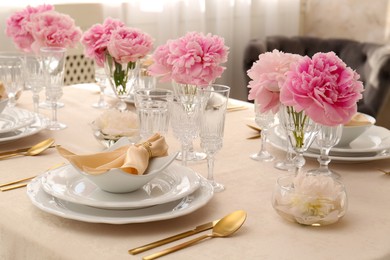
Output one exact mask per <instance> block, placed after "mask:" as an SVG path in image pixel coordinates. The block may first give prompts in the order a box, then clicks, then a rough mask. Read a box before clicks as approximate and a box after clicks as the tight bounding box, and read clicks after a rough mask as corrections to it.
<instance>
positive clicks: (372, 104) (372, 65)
mask: <svg viewBox="0 0 390 260" xmlns="http://www.w3.org/2000/svg"><path fill="white" fill-rule="evenodd" d="M274 49H277V50H280V51H283V52H289V53H296V54H300V55H308V56H309V57H311V56H313V55H314V54H315V53H316V52H329V51H333V52H335V53H336V54H337V55H338V56H339V57H340V58H341V59H342V60H343V61H344V62H345V63H346V64H347V65H348V66H350V67H351V68H352V69H354V70H356V72H357V73H359V74H360V77H361V78H360V79H361V80H362V81H363V84H364V87H365V91H364V93H363V99H362V100H361V101H360V102H359V104H358V110H359V111H360V112H363V113H367V114H370V115H372V116H374V117H376V119H377V125H382V126H385V127H387V128H390V111H387V110H386V107H389V105H388V104H387V103H388V102H390V47H387V46H384V45H380V44H376V43H363V42H358V41H354V40H348V39H322V38H315V37H306V36H295V37H286V36H269V37H267V38H266V39H265V40H263V41H262V40H259V39H253V40H251V41H250V42H249V43H248V45H247V47H246V49H245V53H244V64H243V69H244V73H245V75H246V72H247V71H248V70H249V69H250V68H251V67H252V64H253V63H254V62H255V61H257V60H258V56H259V54H261V53H264V52H267V51H272V50H274ZM246 80H247V83H248V82H249V78H248V76H247V75H246Z"/></svg>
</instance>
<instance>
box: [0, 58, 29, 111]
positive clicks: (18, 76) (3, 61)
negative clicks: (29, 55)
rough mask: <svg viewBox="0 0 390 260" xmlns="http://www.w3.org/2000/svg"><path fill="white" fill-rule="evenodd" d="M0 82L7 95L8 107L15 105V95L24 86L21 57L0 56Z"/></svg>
mask: <svg viewBox="0 0 390 260" xmlns="http://www.w3.org/2000/svg"><path fill="white" fill-rule="evenodd" d="M0 80H1V82H3V84H4V87H5V89H6V91H7V94H8V98H9V101H8V104H7V106H8V107H14V106H15V105H16V95H17V93H18V92H20V91H22V89H23V85H24V74H23V57H22V56H13V55H0Z"/></svg>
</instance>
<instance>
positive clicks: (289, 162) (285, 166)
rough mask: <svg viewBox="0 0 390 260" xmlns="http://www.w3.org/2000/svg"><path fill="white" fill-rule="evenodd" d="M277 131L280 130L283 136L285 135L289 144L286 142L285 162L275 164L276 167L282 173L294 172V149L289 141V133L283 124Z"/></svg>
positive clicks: (277, 127)
mask: <svg viewBox="0 0 390 260" xmlns="http://www.w3.org/2000/svg"><path fill="white" fill-rule="evenodd" d="M276 129H279V130H280V131H281V134H283V135H284V136H285V137H286V141H287V142H286V157H285V158H284V160H281V161H277V162H275V165H274V167H275V168H276V169H279V170H282V171H293V170H295V164H294V149H293V148H292V146H291V143H290V141H289V140H288V136H287V131H286V129H285V128H284V126H283V125H282V124H279V125H278V126H276Z"/></svg>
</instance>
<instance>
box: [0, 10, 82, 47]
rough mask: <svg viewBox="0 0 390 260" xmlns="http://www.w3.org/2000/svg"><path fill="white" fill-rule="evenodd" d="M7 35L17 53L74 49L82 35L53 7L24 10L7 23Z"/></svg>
mask: <svg viewBox="0 0 390 260" xmlns="http://www.w3.org/2000/svg"><path fill="white" fill-rule="evenodd" d="M6 34H7V36H8V37H11V38H12V39H13V41H14V43H15V45H16V46H17V48H19V49H20V50H23V51H25V52H31V51H33V52H35V53H38V51H39V49H40V47H64V48H73V47H75V46H76V44H77V43H78V42H79V41H80V38H81V35H82V32H81V29H80V28H79V27H77V26H76V25H75V22H74V20H73V19H72V18H71V17H70V16H69V15H65V14H61V13H58V12H56V11H55V10H54V7H53V6H52V5H40V6H37V7H31V6H27V8H25V9H24V10H22V11H19V12H16V13H14V14H13V15H12V16H10V17H9V18H8V19H7V25H6Z"/></svg>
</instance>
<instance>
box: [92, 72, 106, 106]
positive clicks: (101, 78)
mask: <svg viewBox="0 0 390 260" xmlns="http://www.w3.org/2000/svg"><path fill="white" fill-rule="evenodd" d="M95 81H96V84H97V85H98V86H99V100H98V101H97V102H96V103H93V104H92V107H94V108H103V109H104V108H108V107H109V104H108V103H107V102H106V100H105V99H104V90H105V89H106V87H107V81H108V80H107V75H106V73H105V71H104V68H99V67H95Z"/></svg>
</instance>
